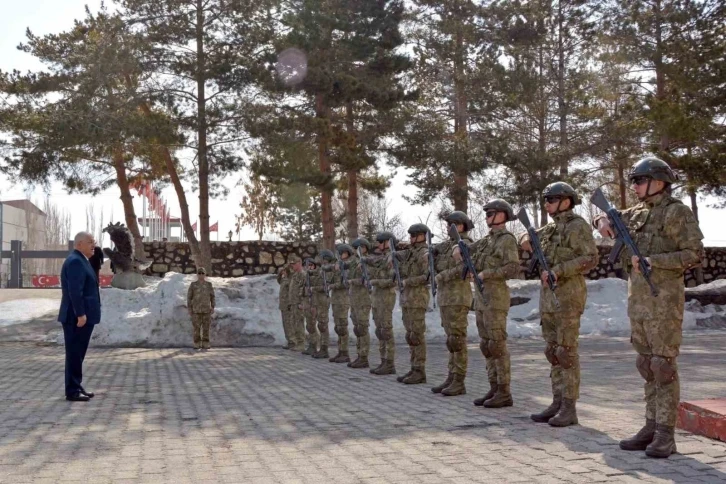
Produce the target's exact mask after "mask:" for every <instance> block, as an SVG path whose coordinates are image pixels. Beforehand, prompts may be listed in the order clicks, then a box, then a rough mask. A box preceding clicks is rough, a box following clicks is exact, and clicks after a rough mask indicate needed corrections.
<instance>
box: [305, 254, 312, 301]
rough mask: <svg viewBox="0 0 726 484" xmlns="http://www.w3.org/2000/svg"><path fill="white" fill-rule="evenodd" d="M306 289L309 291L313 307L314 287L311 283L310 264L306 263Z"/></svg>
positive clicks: (309, 298)
mask: <svg viewBox="0 0 726 484" xmlns="http://www.w3.org/2000/svg"><path fill="white" fill-rule="evenodd" d="M305 291H306V292H307V293H308V294H307V296H308V300H309V301H310V307H311V308H312V307H313V288H312V286H311V285H310V264H305Z"/></svg>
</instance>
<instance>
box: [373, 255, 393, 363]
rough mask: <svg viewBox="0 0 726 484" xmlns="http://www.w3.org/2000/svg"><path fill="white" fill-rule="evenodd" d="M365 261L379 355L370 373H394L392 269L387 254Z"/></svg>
mask: <svg viewBox="0 0 726 484" xmlns="http://www.w3.org/2000/svg"><path fill="white" fill-rule="evenodd" d="M366 261H368V270H369V273H368V275H369V276H370V278H371V285H372V286H373V294H372V295H371V302H372V307H373V322H374V323H375V325H376V338H378V352H379V354H380V355H381V364H380V365H378V367H376V368H373V369H371V373H373V374H375V375H390V374H395V373H396V368H395V358H396V342H395V339H394V337H393V308H394V307H395V306H396V289H395V283H394V282H393V272H394V271H393V269H392V268H391V267H390V266H389V259H388V257H387V254H386V255H379V256H377V257H369V258H367V259H366Z"/></svg>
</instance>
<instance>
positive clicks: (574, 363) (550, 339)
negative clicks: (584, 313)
mask: <svg viewBox="0 0 726 484" xmlns="http://www.w3.org/2000/svg"><path fill="white" fill-rule="evenodd" d="M542 337H543V338H544V340H545V341H546V342H547V346H546V347H545V356H546V357H547V361H549V362H550V364H551V365H552V370H551V371H550V378H551V379H552V393H553V394H555V395H557V394H561V395H562V396H563V397H564V398H568V399H570V400H577V399H578V398H579V397H580V355H579V354H578V352H577V347H578V340H579V338H580V314H579V313H542Z"/></svg>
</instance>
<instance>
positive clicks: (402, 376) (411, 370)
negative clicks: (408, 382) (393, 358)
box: [396, 368, 413, 383]
mask: <svg viewBox="0 0 726 484" xmlns="http://www.w3.org/2000/svg"><path fill="white" fill-rule="evenodd" d="M411 373H413V368H411V369H410V370H408V372H407V373H406V374H405V375H400V376H397V377H396V381H397V382H398V383H403V380H404V379H406V378H408V377H409V376H411Z"/></svg>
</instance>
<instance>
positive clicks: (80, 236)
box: [73, 232, 93, 247]
mask: <svg viewBox="0 0 726 484" xmlns="http://www.w3.org/2000/svg"><path fill="white" fill-rule="evenodd" d="M85 240H93V234H91V233H90V232H78V233H77V234H76V236H75V237H74V238H73V245H75V246H76V247H78V244H80V243H81V242H83V241H85Z"/></svg>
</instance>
